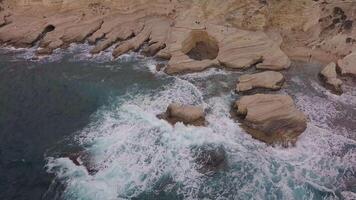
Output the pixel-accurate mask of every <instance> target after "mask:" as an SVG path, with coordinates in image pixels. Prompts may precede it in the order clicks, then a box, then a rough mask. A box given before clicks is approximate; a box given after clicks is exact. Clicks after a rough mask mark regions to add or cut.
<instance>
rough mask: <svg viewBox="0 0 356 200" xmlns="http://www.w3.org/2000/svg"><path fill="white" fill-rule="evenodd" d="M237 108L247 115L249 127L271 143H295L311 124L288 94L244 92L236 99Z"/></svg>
mask: <svg viewBox="0 0 356 200" xmlns="http://www.w3.org/2000/svg"><path fill="white" fill-rule="evenodd" d="M235 109H236V112H237V114H238V115H240V116H242V117H243V125H244V126H243V127H244V128H245V129H246V131H247V132H248V133H249V134H251V135H252V136H253V137H254V138H256V139H258V140H261V141H263V142H266V143H268V144H282V145H284V146H287V145H288V143H292V144H293V143H295V142H296V141H297V137H298V136H299V135H300V134H301V133H303V132H304V130H305V129H306V127H307V122H306V121H307V120H306V117H305V115H304V114H303V113H302V112H300V111H299V110H297V109H296V108H295V105H294V102H293V100H292V98H291V97H289V96H287V95H279V94H255V95H250V96H244V97H242V98H241V99H240V100H239V101H237V102H236V103H235Z"/></svg>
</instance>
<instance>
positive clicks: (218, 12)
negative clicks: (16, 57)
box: [0, 0, 356, 73]
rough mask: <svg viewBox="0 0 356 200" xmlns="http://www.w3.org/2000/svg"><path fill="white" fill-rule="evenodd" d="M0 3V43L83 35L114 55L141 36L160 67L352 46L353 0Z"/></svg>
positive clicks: (264, 62)
mask: <svg viewBox="0 0 356 200" xmlns="http://www.w3.org/2000/svg"><path fill="white" fill-rule="evenodd" d="M0 3H1V5H0V8H1V9H0V27H1V28H0V42H1V43H6V44H8V45H15V46H20V47H28V46H33V45H34V44H37V42H38V41H40V47H41V48H42V49H41V50H39V51H40V53H50V52H51V51H53V49H55V48H65V47H66V46H68V43H71V42H84V41H89V43H91V44H95V46H96V47H95V48H94V49H93V50H92V53H98V52H100V51H102V50H105V49H106V48H108V47H110V46H117V47H116V50H115V51H114V55H115V56H119V55H120V54H122V53H125V52H126V51H129V50H137V49H138V48H139V47H142V46H144V45H143V44H142V43H148V48H147V49H146V51H145V52H146V53H147V54H148V55H154V54H155V53H157V55H158V56H160V57H164V58H167V59H169V58H171V61H170V63H169V65H168V68H167V70H166V71H167V73H181V72H189V71H199V70H203V69H206V68H208V67H212V66H219V67H220V66H221V65H223V66H225V67H228V68H245V67H249V66H251V65H253V64H258V65H257V67H259V68H268V69H284V68H286V67H288V63H289V59H288V58H287V57H286V55H285V53H286V54H287V55H288V56H290V57H292V58H293V59H296V58H298V59H299V58H300V59H304V60H310V59H318V60H321V61H323V62H327V63H329V62H330V61H334V62H336V61H337V60H338V59H340V58H342V57H343V56H344V55H347V54H349V52H350V51H354V50H355V49H356V31H355V26H353V22H354V20H355V18H356V16H355V15H354V14H353V13H354V9H353V8H355V6H356V2H354V1H339V0H328V1H325V2H324V1H311V0H297V1H279V0H269V1H261V0H226V1H213V0H209V1H192V0H182V1H178V0H140V1H124V0H115V1H114V0H105V1H102V0H77V1H67V0H3V1H1V2H0ZM154 21H155V22H157V23H155V22H154ZM167 24H169V25H167ZM158 29H159V30H158ZM271 33H273V34H271ZM196 35H202V36H201V37H197V36H196ZM275 35H280V36H279V38H278V37H275ZM145 39H146V40H145ZM276 39H277V40H276ZM42 40H44V41H42ZM83 40H84V41H83ZM142 41H143V42H142ZM280 46H281V49H282V50H283V52H285V53H283V52H282V51H281V49H280V48H279V47H280ZM204 49H206V52H204ZM192 55H193V56H192ZM194 55H195V56H194ZM179 60H182V61H183V62H182V63H179V62H178V61H179Z"/></svg>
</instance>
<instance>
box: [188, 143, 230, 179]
mask: <svg viewBox="0 0 356 200" xmlns="http://www.w3.org/2000/svg"><path fill="white" fill-rule="evenodd" d="M192 153H193V157H194V159H195V162H196V163H197V164H198V171H200V172H201V173H204V174H206V173H212V172H216V171H217V170H219V169H221V168H224V167H225V166H226V165H227V159H226V152H225V148H224V147H223V146H222V145H214V144H204V145H202V146H196V147H193V148H192Z"/></svg>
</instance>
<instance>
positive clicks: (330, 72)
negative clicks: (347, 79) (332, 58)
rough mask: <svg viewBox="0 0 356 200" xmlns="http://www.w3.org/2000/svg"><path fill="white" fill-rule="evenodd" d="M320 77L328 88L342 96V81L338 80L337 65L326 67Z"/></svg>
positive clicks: (332, 64) (331, 64)
mask: <svg viewBox="0 0 356 200" xmlns="http://www.w3.org/2000/svg"><path fill="white" fill-rule="evenodd" d="M320 76H321V78H322V80H323V81H324V82H325V83H326V85H327V87H328V88H330V89H331V90H332V91H333V92H335V93H336V94H342V89H341V85H342V80H340V79H338V78H337V73H336V64H335V63H333V62H332V63H330V64H328V65H327V66H326V67H324V69H323V70H322V71H321V72H320Z"/></svg>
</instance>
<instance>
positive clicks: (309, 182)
mask: <svg viewBox="0 0 356 200" xmlns="http://www.w3.org/2000/svg"><path fill="white" fill-rule="evenodd" d="M123 58H128V59H133V58H132V57H130V56H128V57H125V56H123V57H121V58H120V59H123ZM121 61H122V60H121ZM150 65H154V64H152V63H149V64H148V68H149V69H150ZM137 67H139V66H137ZM141 67H142V66H141ZM141 67H139V68H137V70H142V69H144V68H141ZM151 67H152V66H151ZM152 68H153V67H152ZM146 70H147V69H146ZM206 73H207V74H205V75H202V76H205V78H208V77H209V76H211V75H214V74H216V73H222V74H223V75H224V73H225V72H220V71H215V70H212V71H208V72H206ZM199 78H201V75H184V76H181V77H174V78H172V81H171V82H170V83H169V84H167V85H165V86H163V87H161V88H160V89H158V90H156V91H152V92H150V93H143V92H141V93H140V92H138V91H131V92H129V93H128V94H126V95H125V96H121V97H119V98H118V99H116V100H115V101H113V102H112V105H111V106H110V107H104V108H102V109H101V110H99V111H98V112H97V113H96V116H95V117H94V118H93V119H94V120H93V122H92V123H90V124H89V125H88V126H87V127H86V128H85V129H83V130H82V133H81V134H80V135H79V136H78V137H77V138H76V139H77V140H78V142H79V143H80V144H81V145H82V146H83V147H85V149H86V151H87V153H89V155H90V156H91V160H90V162H91V165H93V166H94V167H95V168H96V169H97V170H98V172H97V173H96V174H89V173H88V172H87V171H86V169H85V168H83V167H82V166H76V165H74V163H72V161H71V160H70V159H68V158H50V159H49V162H48V165H47V167H48V171H49V172H52V173H55V174H56V176H57V178H58V179H59V180H62V181H63V182H64V184H65V186H66V189H65V196H66V197H67V198H68V199H104V200H106V199H109V200H111V199H130V198H131V197H136V196H138V195H140V194H142V193H143V192H149V191H151V192H153V193H154V190H155V187H156V185H157V184H158V183H160V182H162V179H164V178H165V177H169V178H168V181H166V183H165V184H162V185H161V186H160V189H161V190H162V191H165V192H166V193H169V192H173V193H174V192H177V193H179V194H181V195H183V197H184V199H204V198H205V199H252V198H253V199H266V198H267V199H295V198H296V196H299V197H300V195H302V196H304V197H305V198H307V199H312V198H318V197H317V196H316V195H317V194H316V193H317V192H321V193H326V194H330V195H331V196H329V198H331V199H333V198H337V197H336V196H335V195H336V191H343V190H342V187H344V185H343V184H342V182H340V181H339V180H340V178H342V177H340V171H346V170H350V169H353V167H354V166H355V165H356V160H355V156H354V155H355V154H354V151H350V150H345V146H347V145H349V146H352V145H353V146H355V145H356V143H355V141H353V140H351V139H348V138H346V137H344V136H341V135H338V134H334V133H333V129H332V128H331V127H329V125H328V123H327V122H328V119H329V117H332V116H333V115H337V114H338V113H339V111H338V110H337V109H336V107H335V106H336V105H335V102H329V101H327V100H325V99H323V98H321V97H316V96H306V95H304V94H296V96H297V99H296V102H297V104H298V107H299V108H300V109H302V110H303V111H304V112H305V113H307V115H308V116H309V118H310V123H309V124H308V128H307V130H306V132H305V133H303V134H302V135H301V136H300V138H299V141H298V142H297V145H296V147H292V148H288V149H285V148H281V147H271V146H267V145H265V144H264V143H262V142H258V141H256V140H254V139H253V138H252V137H251V136H250V135H248V134H246V133H245V132H244V131H243V130H242V129H241V128H240V127H239V126H238V123H237V122H235V121H234V120H232V119H231V118H230V116H229V111H230V106H231V96H230V94H229V93H225V94H223V95H221V96H215V97H208V98H204V92H205V91H202V90H201V89H199V88H198V87H196V86H195V84H193V83H192V81H194V80H195V79H199ZM170 102H179V103H185V104H194V105H202V106H203V107H205V108H206V109H207V110H208V114H207V121H208V125H207V126H206V127H194V126H185V125H183V124H181V123H178V124H177V125H176V126H174V127H172V126H171V125H170V124H169V123H167V122H166V121H164V120H160V119H158V118H157V117H156V115H157V114H159V113H161V112H164V111H165V109H166V107H167V105H168V104H169V103H170ZM207 143H208V144H218V145H223V146H224V148H225V150H226V153H227V158H228V168H227V169H226V170H225V171H223V172H221V173H222V174H220V175H217V176H206V175H203V174H201V173H199V172H198V171H197V170H196V163H195V162H194V158H193V156H192V152H191V148H192V147H193V146H196V145H203V144H207ZM175 187H177V188H176V189H174V188H175ZM175 190H176V191H175ZM315 191H316V192H315ZM343 192H344V194H345V195H349V193H347V191H343Z"/></svg>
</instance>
